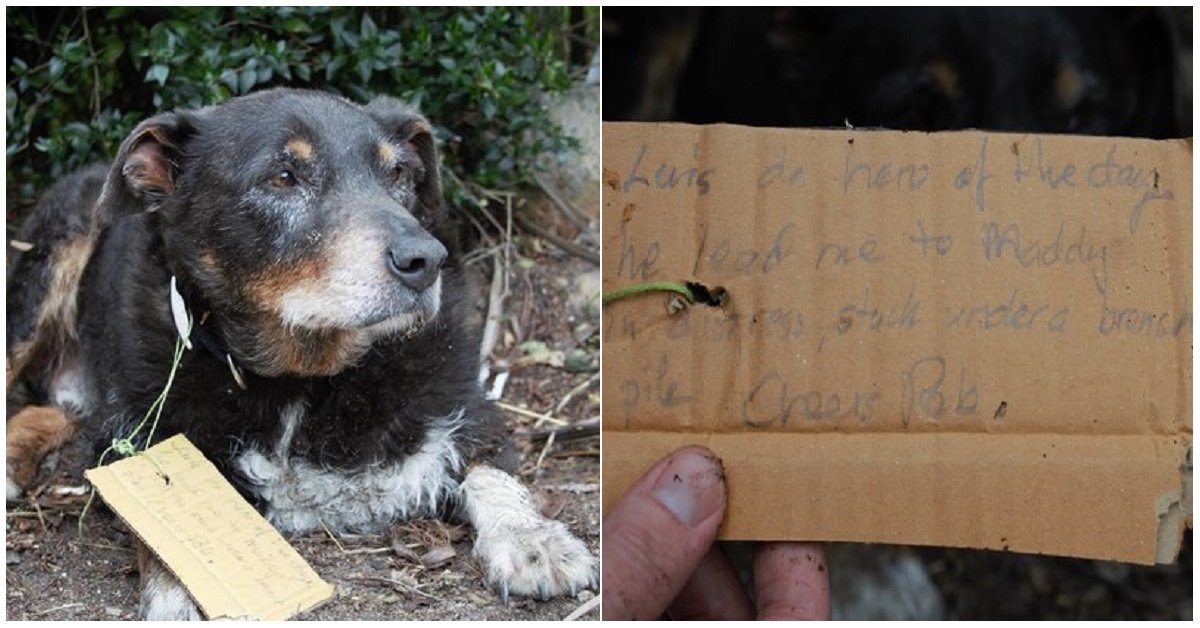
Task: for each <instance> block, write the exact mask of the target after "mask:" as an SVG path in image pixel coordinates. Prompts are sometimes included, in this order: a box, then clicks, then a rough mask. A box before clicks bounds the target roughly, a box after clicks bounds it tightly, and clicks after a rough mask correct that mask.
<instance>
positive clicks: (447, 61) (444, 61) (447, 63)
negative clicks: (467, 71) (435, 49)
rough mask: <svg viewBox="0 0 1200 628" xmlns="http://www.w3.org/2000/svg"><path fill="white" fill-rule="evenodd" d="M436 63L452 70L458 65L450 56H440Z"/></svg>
mask: <svg viewBox="0 0 1200 628" xmlns="http://www.w3.org/2000/svg"><path fill="white" fill-rule="evenodd" d="M438 63H439V64H440V65H441V66H442V67H443V68H446V69H447V70H453V69H454V68H455V67H457V66H458V64H457V63H455V62H454V59H451V58H450V57H441V58H439V59H438Z"/></svg>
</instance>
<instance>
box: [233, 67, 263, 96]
mask: <svg viewBox="0 0 1200 628" xmlns="http://www.w3.org/2000/svg"><path fill="white" fill-rule="evenodd" d="M257 78H258V73H257V72H255V71H254V69H253V68H246V69H244V70H242V71H241V72H238V89H237V91H238V93H239V94H249V93H250V90H252V89H254V81H255V80H256V79H257Z"/></svg>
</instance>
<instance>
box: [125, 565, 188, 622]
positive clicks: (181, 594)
mask: <svg viewBox="0 0 1200 628" xmlns="http://www.w3.org/2000/svg"><path fill="white" fill-rule="evenodd" d="M155 560H156V561H157V559H155ZM138 614H139V615H141V617H142V619H145V620H149V621H200V620H202V619H204V615H202V614H201V613H200V607H198V606H196V603H195V602H193V601H192V597H191V596H190V595H188V592H187V589H185V588H184V587H183V583H181V582H179V580H176V579H175V577H174V576H172V575H171V574H170V573H169V572H167V569H166V567H163V566H161V565H156V566H155V568H153V569H152V571H151V573H150V574H149V577H148V578H146V580H145V582H144V583H143V586H142V599H141V602H140V603H139V605H138Z"/></svg>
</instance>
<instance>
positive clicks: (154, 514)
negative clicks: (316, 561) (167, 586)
mask: <svg viewBox="0 0 1200 628" xmlns="http://www.w3.org/2000/svg"><path fill="white" fill-rule="evenodd" d="M87 478H88V479H89V480H90V481H91V482H92V484H94V485H95V486H96V489H97V490H98V491H99V492H100V494H101V496H102V497H103V498H104V500H105V501H106V502H108V504H109V506H111V507H112V509H113V510H114V511H116V512H117V514H118V515H119V516H120V517H121V518H122V519H124V520H125V522H126V523H127V524H129V526H130V527H131V528H132V529H133V530H134V532H135V533H136V534H137V535H138V536H139V537H140V538H141V539H142V540H143V541H144V542H145V543H146V544H147V545H148V546H149V547H150V548H151V549H152V550H153V551H154V553H155V554H156V555H157V556H158V557H159V558H160V559H162V561H163V562H164V563H165V564H166V565H167V566H168V567H169V568H170V569H171V571H172V572H173V573H174V574H175V575H176V576H177V577H178V578H179V580H180V581H181V582H182V583H183V584H184V586H186V587H187V589H188V591H189V592H190V593H191V594H192V598H193V599H194V600H195V601H196V603H197V605H199V606H200V608H201V610H202V611H203V612H204V614H205V616H207V617H208V618H209V619H218V618H229V619H236V618H251V619H262V620H283V619H288V618H289V617H292V616H293V615H295V614H297V613H299V612H301V611H304V610H307V609H309V608H312V607H313V606H315V605H317V604H318V603H320V602H323V601H325V600H326V599H328V598H329V597H331V596H332V595H333V587H332V586H331V585H329V584H328V583H326V582H324V581H322V580H321V579H320V577H318V576H317V574H316V572H314V571H313V570H312V568H311V567H309V566H308V564H307V563H306V562H305V561H304V559H303V558H302V557H301V556H300V555H299V554H298V553H296V550H295V549H293V548H292V547H291V546H290V545H288V543H287V541H285V540H284V539H283V537H281V536H280V535H279V533H278V532H276V531H275V529H274V528H273V527H271V524H269V523H267V521H266V520H265V519H263V518H262V516H261V515H259V514H258V511H256V510H255V509H254V507H253V506H251V505H250V504H249V503H247V502H246V500H245V499H243V498H242V497H241V495H238V493H237V491H235V490H234V488H233V487H232V486H230V485H229V483H228V482H227V481H226V480H225V479H224V478H223V477H222V476H221V474H220V473H219V472H218V471H217V469H216V467H214V466H213V465H212V463H210V462H209V461H208V460H206V459H205V458H204V455H203V454H201V453H200V451H199V450H197V449H196V448H195V447H194V446H193V445H192V444H191V443H190V442H188V440H187V438H186V437H184V436H182V435H180V436H174V437H172V438H170V439H168V440H165V441H163V442H161V443H159V444H158V445H155V446H154V447H151V448H150V449H149V450H148V451H146V452H144V453H143V454H141V455H137V456H133V457H130V458H127V459H125V460H122V461H120V462H116V463H113V464H110V465H107V466H104V467H99V468H96V469H91V470H89V471H88V472H87Z"/></svg>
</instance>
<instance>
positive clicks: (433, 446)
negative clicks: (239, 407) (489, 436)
mask: <svg viewBox="0 0 1200 628" xmlns="http://www.w3.org/2000/svg"><path fill="white" fill-rule="evenodd" d="M304 412H305V408H304V406H303V405H301V404H293V405H290V406H288V407H286V408H284V410H283V411H282V412H281V413H280V426H281V427H280V438H279V441H278V443H277V444H276V446H275V449H274V450H273V451H270V452H262V451H258V450H256V449H250V450H247V451H246V452H245V453H243V454H241V455H240V456H239V457H238V458H237V459H236V460H235V461H234V466H235V468H236V469H237V470H238V471H240V472H241V473H242V474H243V475H244V476H245V477H246V478H247V479H248V480H249V481H250V483H251V484H252V486H253V487H254V490H255V491H256V492H257V493H258V495H259V497H261V498H262V499H263V500H264V501H266V502H267V503H268V507H267V511H266V517H267V520H268V521H270V522H271V523H272V524H273V525H274V526H275V527H276V528H278V529H279V530H280V531H282V532H288V533H292V532H306V531H310V530H314V529H319V528H320V527H321V526H322V525H324V526H325V527H327V528H329V529H330V530H333V531H344V532H368V531H376V530H379V529H382V528H383V527H385V526H387V525H388V524H389V523H390V522H392V521H396V520H400V519H409V518H416V517H424V516H430V515H433V514H435V513H436V510H437V507H438V504H439V503H440V502H441V501H442V499H443V498H444V497H445V496H447V495H448V494H450V492H452V491H454V490H456V489H457V484H456V483H455V481H454V479H453V477H454V475H453V474H454V473H455V472H456V471H458V470H460V469H461V468H462V458H461V457H460V455H459V452H458V448H457V447H456V446H455V444H454V438H453V436H454V432H455V431H456V430H457V429H458V428H459V427H461V426H462V411H461V410H460V411H459V412H458V413H456V414H454V415H451V416H449V417H447V418H445V419H442V420H441V421H439V422H437V423H436V424H435V426H434V427H433V428H431V429H430V431H429V432H428V433H427V434H426V436H425V440H424V441H423V442H422V444H421V447H420V449H419V450H418V451H417V452H416V453H414V454H411V455H409V456H407V457H406V458H404V459H403V460H400V461H397V462H394V463H390V464H383V465H377V466H371V467H366V468H363V469H360V470H357V471H353V472H348V471H343V470H338V469H326V468H320V467H317V466H315V465H313V464H311V463H309V462H306V461H304V460H297V459H292V458H291V457H290V456H289V453H290V452H289V448H290V446H291V443H292V439H293V438H294V436H295V434H296V429H297V428H298V427H299V425H300V423H301V422H302V421H303V420H304Z"/></svg>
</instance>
